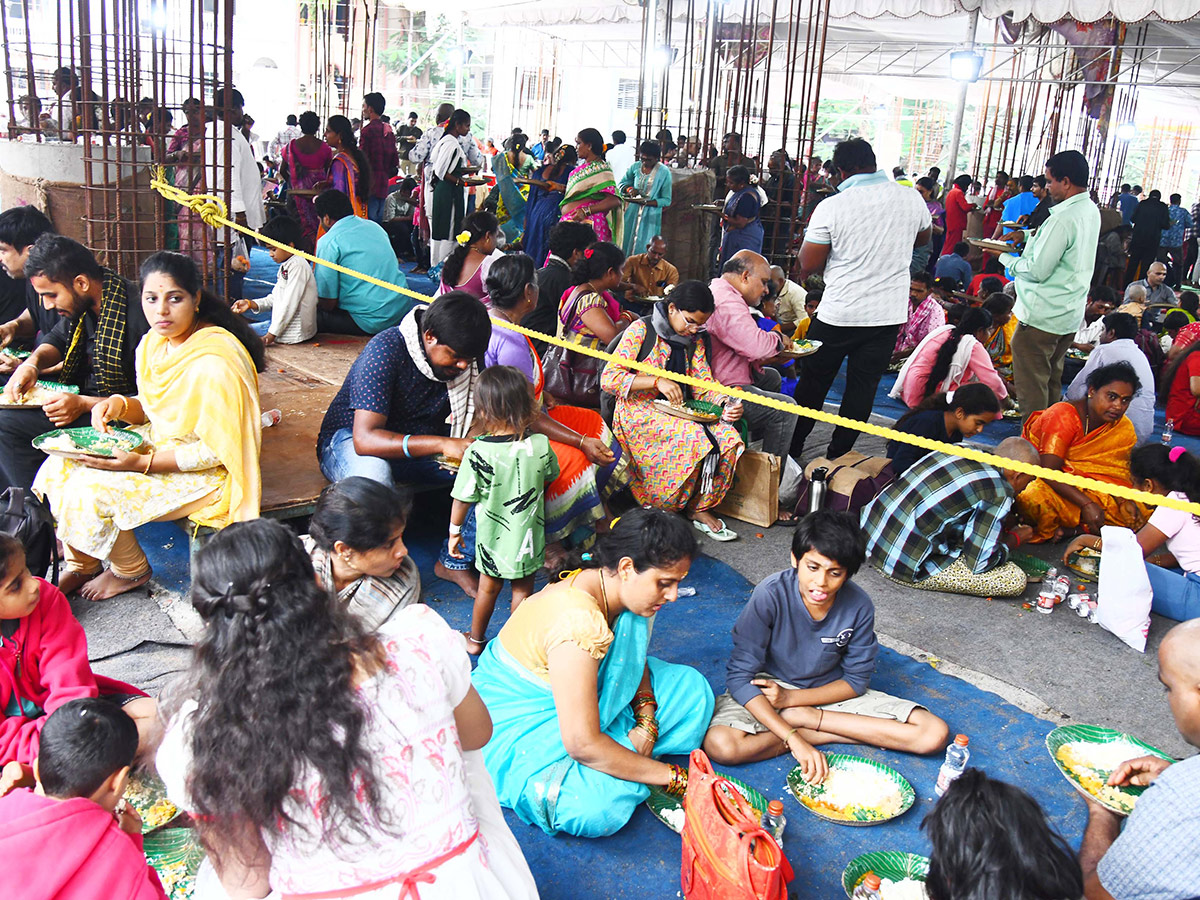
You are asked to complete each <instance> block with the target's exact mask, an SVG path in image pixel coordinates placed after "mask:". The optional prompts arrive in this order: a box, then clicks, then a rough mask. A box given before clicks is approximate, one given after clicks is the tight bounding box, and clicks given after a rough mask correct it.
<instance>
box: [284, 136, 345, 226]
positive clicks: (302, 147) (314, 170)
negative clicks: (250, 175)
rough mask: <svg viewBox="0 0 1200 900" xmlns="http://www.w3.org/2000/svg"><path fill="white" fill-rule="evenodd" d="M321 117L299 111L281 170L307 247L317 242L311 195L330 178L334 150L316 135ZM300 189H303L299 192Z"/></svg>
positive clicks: (315, 216)
mask: <svg viewBox="0 0 1200 900" xmlns="http://www.w3.org/2000/svg"><path fill="white" fill-rule="evenodd" d="M320 127H321V117H320V116H318V115H317V114H316V113H315V112H306V113H302V114H301V115H300V131H301V132H302V133H301V135H300V137H298V138H296V139H295V140H294V141H291V142H290V143H288V145H287V146H286V147H284V148H283V165H282V167H281V174H282V175H283V178H284V179H285V180H286V181H287V183H288V196H290V197H291V198H292V202H294V203H295V204H296V215H297V216H298V217H299V219H300V226H301V228H303V229H304V236H305V237H306V238H307V239H308V242H309V243H308V245H309V247H310V248H312V247H314V246H315V245H316V243H317V229H318V227H319V223H318V222H317V214H316V213H315V212H313V196H314V195H315V194H314V193H308V192H310V191H312V192H315V191H317V190H318V185H320V184H322V183H324V182H326V181H328V180H329V166H330V164H331V163H332V162H333V150H331V149H330V147H329V145H328V144H326V143H325V142H324V141H323V140H321V139H320V138H319V137H317V129H318V128H320ZM302 192H303V193H302Z"/></svg>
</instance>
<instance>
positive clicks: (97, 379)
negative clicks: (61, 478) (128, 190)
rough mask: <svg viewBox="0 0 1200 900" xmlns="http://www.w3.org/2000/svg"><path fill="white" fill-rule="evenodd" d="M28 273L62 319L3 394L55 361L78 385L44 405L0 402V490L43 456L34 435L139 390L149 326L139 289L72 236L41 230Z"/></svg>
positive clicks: (26, 481) (24, 477)
mask: <svg viewBox="0 0 1200 900" xmlns="http://www.w3.org/2000/svg"><path fill="white" fill-rule="evenodd" d="M25 275H26V277H27V278H28V279H29V283H30V284H31V285H32V286H33V288H34V289H35V290H36V291H37V293H38V295H39V296H40V297H41V300H42V306H43V307H44V308H45V309H47V310H52V311H54V312H56V313H57V315H58V316H59V321H58V324H56V325H55V326H54V328H53V329H52V330H51V331H50V332H49V333H48V334H45V335H43V337H42V341H41V343H40V344H38V346H37V347H36V349H34V351H33V353H32V354H30V356H29V358H28V359H26V360H25V361H23V362H22V363H21V364H20V365H18V366H17V367H16V369H15V370H14V371H13V373H12V376H11V377H10V378H9V380H8V384H7V385H6V386H5V388H4V400H5V402H8V403H13V402H18V401H19V400H21V399H22V398H23V397H24V396H25V395H26V394H27V393H28V392H29V390H30V389H31V388H33V387H34V386H35V385H36V383H37V381H38V380H39V378H41V377H42V375H43V373H44V372H45V370H47V369H51V368H53V367H55V366H57V365H59V363H61V364H62V370H61V372H59V373H58V374H57V375H56V376H55V378H56V380H58V381H60V382H62V383H63V384H68V385H73V386H75V387H77V388H79V393H78V394H70V393H61V394H57V395H55V396H54V398H53V399H52V400H50V401H49V402H47V403H46V404H45V405H43V406H41V407H36V406H35V407H30V408H29V409H3V410H0V490H3V489H4V488H6V487H9V486H13V487H23V488H26V489H28V488H29V486H30V485H31V484H32V483H33V478H34V476H35V475H36V474H37V470H38V467H39V466H40V465H41V464H42V461H43V460H44V459H45V456H44V454H42V453H41V452H40V451H38V450H35V449H34V448H33V447H32V446H31V445H30V443H29V442H30V440H31V439H32V438H34V437H36V436H37V435H39V434H41V433H43V432H45V431H49V430H50V429H51V428H65V427H68V426H80V425H88V424H90V422H91V411H92V407H93V406H95V405H96V404H97V403H99V402H100V401H101V400H102V399H104V398H106V397H110V396H112V395H113V394H122V395H131V394H136V393H137V379H136V375H135V371H134V352H135V350H136V349H137V345H138V343H139V342H140V341H141V339H142V338H143V337H144V336H145V335H146V332H148V331H149V330H150V326H149V325H148V324H147V322H146V316H145V314H144V313H143V312H142V303H141V297H140V295H139V292H138V291H137V289H136V288H135V287H133V286H132V285H130V284H129V282H127V281H126V280H125V279H124V278H122V277H121V276H119V275H117V273H115V272H112V271H109V270H108V269H105V268H103V267H102V266H101V265H100V263H98V262H97V261H96V258H95V257H94V256H92V254H91V251H89V250H88V249H87V248H86V247H84V246H83V245H82V244H79V243H76V242H75V241H73V240H71V239H70V238H67V237H63V236H61V235H57V234H43V235H42V236H41V237H39V238H38V239H37V241H35V242H34V244H33V246H32V247H31V248H30V249H29V255H28V257H27V259H26V261H25Z"/></svg>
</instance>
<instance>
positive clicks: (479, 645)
mask: <svg viewBox="0 0 1200 900" xmlns="http://www.w3.org/2000/svg"><path fill="white" fill-rule="evenodd" d="M463 637H465V638H466V639H467V652H468V653H469V654H471V655H472V656H478V655H479V654H480V653H482V652H483V648H484V647H486V646H487V641H479V640H476V639H475V638H473V637H471V632H469V631H464V632H463Z"/></svg>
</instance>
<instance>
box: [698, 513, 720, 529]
mask: <svg viewBox="0 0 1200 900" xmlns="http://www.w3.org/2000/svg"><path fill="white" fill-rule="evenodd" d="M691 517H692V521H694V522H699V523H700V524H701V525H707V526H708V527H709V528H711V529H712V530H713V531H720V530H721V520H720V519H718V518H717V517H716V516H714V515H713V514H712V513H710V512H709V511H708V510H706V509H703V510H697V511H696V512H693V513H692V514H691Z"/></svg>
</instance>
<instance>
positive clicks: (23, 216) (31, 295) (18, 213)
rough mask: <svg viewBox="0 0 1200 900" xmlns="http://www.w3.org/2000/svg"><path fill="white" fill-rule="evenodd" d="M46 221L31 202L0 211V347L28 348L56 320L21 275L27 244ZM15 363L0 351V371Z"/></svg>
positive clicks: (43, 230)
mask: <svg viewBox="0 0 1200 900" xmlns="http://www.w3.org/2000/svg"><path fill="white" fill-rule="evenodd" d="M53 231H54V226H53V225H51V224H50V220H49V219H47V218H46V217H45V216H44V215H43V214H42V213H41V212H40V211H39V210H37V209H35V208H34V207H32V206H17V207H14V208H12V209H8V210H5V211H4V212H2V213H0V269H3V270H4V273H3V275H0V349H3V348H5V347H13V348H14V349H29V348H30V347H32V346H33V345H34V344H35V343H37V341H38V340H39V339H40V337H41V335H43V334H46V333H48V332H49V331H50V329H52V328H53V327H54V326H55V325H56V324H57V323H58V316H57V315H56V314H55V313H53V312H50V311H47V310H45V309H43V308H42V301H41V298H40V297H38V294H37V291H35V290H34V289H33V286H32V285H31V284H30V283H29V279H27V278H26V277H25V260H26V258H27V257H28V256H29V248H30V247H32V246H33V242H34V241H36V240H37V239H38V238H39V237H41V236H42V235H43V234H45V233H46V232H51V233H53ZM16 367H17V359H16V357H14V356H10V355H8V354H0V375H8V374H9V373H10V372H12V370H13V369H15V368H16Z"/></svg>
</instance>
